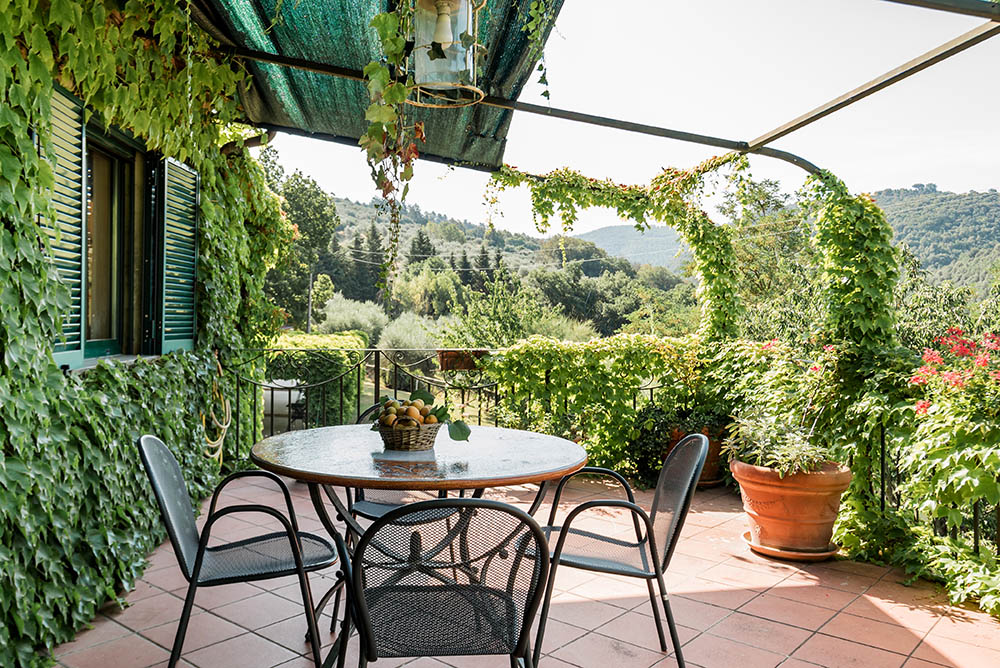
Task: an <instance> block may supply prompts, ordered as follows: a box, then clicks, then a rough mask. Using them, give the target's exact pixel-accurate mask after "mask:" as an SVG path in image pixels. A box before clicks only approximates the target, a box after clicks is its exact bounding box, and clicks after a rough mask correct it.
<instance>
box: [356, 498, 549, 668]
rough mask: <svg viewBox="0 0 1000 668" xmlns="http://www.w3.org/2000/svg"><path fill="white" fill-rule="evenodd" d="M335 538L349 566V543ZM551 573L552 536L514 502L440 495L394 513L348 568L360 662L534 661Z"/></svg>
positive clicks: (370, 534) (370, 533) (363, 542)
mask: <svg viewBox="0 0 1000 668" xmlns="http://www.w3.org/2000/svg"><path fill="white" fill-rule="evenodd" d="M336 538H337V542H338V548H339V549H340V550H341V558H342V559H343V560H344V562H345V564H346V562H347V560H348V556H347V547H346V544H345V543H344V541H343V539H342V538H340V536H337V537H336ZM453 555H458V556H457V557H455V556H453ZM548 571H549V555H548V548H547V545H546V542H545V535H544V534H543V533H542V530H541V528H540V527H539V526H538V524H537V523H536V522H535V521H534V520H533V519H532V518H531V517H530V516H529V515H528V514H526V513H524V512H523V511H521V510H519V509H517V508H514V507H513V506H509V505H507V504H504V503H500V502H498V501H488V500H484V499H435V500H431V501H421V502H418V503H413V504H409V505H406V506H404V507H402V508H398V509H396V510H394V511H392V512H390V513H387V514H386V515H385V516H383V517H382V518H381V519H379V520H376V521H375V523H374V524H372V526H371V527H370V528H369V529H368V530H367V531H366V532H365V534H364V536H362V537H361V539H360V540H359V541H358V545H357V547H356V548H355V551H354V557H353V560H351V566H350V568H349V572H348V574H347V579H348V581H349V582H350V585H349V590H348V591H349V597H348V598H349V601H350V603H351V606H350V609H351V610H352V612H351V617H352V618H353V619H354V623H355V624H356V625H357V627H358V632H359V635H360V638H361V660H360V663H359V666H361V667H362V668H363V667H364V666H366V665H367V663H368V661H374V660H376V659H379V658H384V657H419V656H471V655H508V656H509V657H510V660H511V665H519V664H518V660H519V659H520V660H521V661H523V662H524V664H525V665H526V666H528V667H529V668H530V667H531V666H533V663H532V657H531V644H530V629H531V624H532V620H533V618H534V615H535V612H536V610H537V609H538V605H539V603H540V602H541V595H542V586H543V585H544V583H545V579H546V576H547V575H548ZM349 624H350V622H349V621H345V624H344V628H343V630H342V631H341V635H340V637H341V638H346V637H348V635H347V632H348V631H349ZM344 646H346V643H342V648H341V649H342V650H343V647H344ZM344 656H345V655H344V652H343V651H341V663H340V665H341V666H342V665H343V661H344Z"/></svg>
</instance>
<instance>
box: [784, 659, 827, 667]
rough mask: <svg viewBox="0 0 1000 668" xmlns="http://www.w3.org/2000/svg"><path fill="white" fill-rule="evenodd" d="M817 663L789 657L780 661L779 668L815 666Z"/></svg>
mask: <svg viewBox="0 0 1000 668" xmlns="http://www.w3.org/2000/svg"><path fill="white" fill-rule="evenodd" d="M817 665H819V664H816V663H810V662H808V661H803V660H802V659H793V658H791V657H789V658H787V659H785V660H784V661H783V662H782V663H781V665H780V666H779V668H816V666H817Z"/></svg>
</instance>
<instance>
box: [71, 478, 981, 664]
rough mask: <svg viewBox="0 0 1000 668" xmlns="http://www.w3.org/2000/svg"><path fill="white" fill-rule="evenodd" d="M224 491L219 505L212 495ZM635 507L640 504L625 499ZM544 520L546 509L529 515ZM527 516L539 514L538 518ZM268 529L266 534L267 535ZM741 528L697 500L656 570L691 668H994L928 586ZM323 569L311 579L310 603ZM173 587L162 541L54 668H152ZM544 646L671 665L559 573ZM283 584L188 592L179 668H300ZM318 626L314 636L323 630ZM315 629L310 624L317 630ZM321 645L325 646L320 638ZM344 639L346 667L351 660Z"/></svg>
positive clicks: (167, 631)
mask: <svg viewBox="0 0 1000 668" xmlns="http://www.w3.org/2000/svg"><path fill="white" fill-rule="evenodd" d="M266 485H267V483H266V482H265V481H254V482H249V481H248V482H237V483H234V484H233V485H231V486H230V487H229V488H227V489H229V496H228V498H229V499H230V501H231V502H237V503H238V502H240V501H241V500H247V501H253V502H258V503H267V504H271V505H274V506H276V507H281V506H282V505H283V500H282V499H281V497H280V496H278V495H277V494H276V493H275V491H274V490H273V488H269V487H267V486H266ZM290 488H291V490H292V493H293V495H294V498H295V503H296V507H297V512H298V517H299V523H300V525H301V528H302V529H303V530H305V531H314V532H317V533H321V532H322V528H321V525H320V523H319V521H318V519H317V516H316V514H315V512H314V509H313V507H312V505H311V503H310V502H309V499H308V493H307V490H306V487H305V486H304V485H300V484H294V483H293V484H291V485H290ZM569 492H570V493H568V494H567V495H566V496H565V497H564V500H565V501H566V505H567V506H569V505H572V504H576V503H578V502H580V501H583V500H585V499H592V498H602V497H608V496H610V495H611V494H610V493H609V492H608V490H606V489H605V488H603V487H602V486H601V485H600V484H598V483H596V482H588V481H581V482H579V483H575V484H574V485H573V486H572V487H570V488H569ZM532 494H533V490H532V489H529V488H527V487H518V488H504V489H498V490H494V491H493V493H491V494H489V495H488V496H491V497H492V498H499V499H502V500H506V501H508V502H511V503H516V504H519V505H522V506H524V507H526V506H527V505H528V502H529V501H530V500H531V498H532ZM226 498H227V497H226V496H224V497H223V501H225V499H226ZM639 501H640V503H643V504H644V505H646V506H647V507H648V503H649V498H648V496H645V495H642V498H640V499H639ZM543 510H546V509H545V508H543ZM538 516H539V517H543V516H544V515H543V514H542V513H539V515H538ZM225 521H227V520H221V521H220V522H219V524H217V525H216V529H217V530H218V536H219V537H220V538H222V539H225V540H227V541H228V540H236V539H239V538H244V537H246V536H249V535H253V534H254V533H256V532H259V531H261V527H260V526H257V525H252V524H248V523H246V522H242V521H241V520H237V519H232V520H229V521H228V524H223V522H225ZM589 522H590V524H591V525H592V528H593V529H597V530H602V531H607V532H609V533H623V532H627V531H629V530H630V527H631V525H630V524H627V523H626V521H625V518H623V517H621V516H618V515H615V514H602V515H595V516H593V517H592V518H591V519H590V520H589ZM268 530H270V528H269V527H268ZM745 530H746V522H745V519H744V517H743V514H742V512H741V507H740V502H739V497H738V496H737V495H735V494H733V493H732V492H731V491H730V490H727V489H715V490H706V491H701V492H698V494H697V495H696V496H695V500H694V504H693V506H692V510H691V513H690V515H689V516H688V520H687V525H686V527H685V529H684V532H683V535H682V540H681V541H680V543H679V545H678V547H677V551H676V553H675V555H674V558H673V562H672V563H671V567H670V571H669V572H668V574H667V588H668V590H669V591H670V592H671V602H672V603H671V604H672V607H673V610H674V615H675V617H676V619H677V622H678V624H679V625H680V629H679V631H680V636H681V641H682V643H683V646H684V655H685V659H686V660H687V663H688V665H689V666H692V667H697V666H701V667H702V668H731V667H732V666H739V668H771V667H773V666H782V668H809V667H815V666H828V667H830V668H842V667H848V666H858V667H864V668H883V667H884V668H897V667H899V666H907V667H908V668H935V667H936V666H941V665H944V666H959V667H962V668H988V667H991V666H992V667H996V666H1000V623H998V622H997V621H996V620H994V619H992V618H990V617H989V616H987V615H985V614H983V613H981V612H979V611H976V610H967V609H962V608H958V607H954V606H949V605H948V604H947V600H946V598H945V597H944V596H943V595H942V594H941V592H940V591H939V590H938V589H937V588H936V587H935V586H933V585H931V584H929V583H917V584H916V585H914V586H904V585H903V584H901V582H902V581H903V580H905V578H904V576H903V575H902V574H901V573H899V572H897V571H894V570H890V569H887V568H883V567H880V566H873V565H870V564H863V563H856V562H851V561H831V562H827V563H823V564H815V565H797V564H792V563H786V562H780V561H776V560H770V559H766V558H763V557H759V556H756V555H754V554H753V553H751V552H750V551H749V550H748V549H747V548H746V546H745V545H744V544H743V540H742V538H741V536H742V534H743V532H744V531H745ZM332 576H333V573H332V571H331V572H330V573H328V574H318V575H313V576H311V578H310V580H311V583H312V586H313V591H314V592H315V594H314V595H315V596H317V598H318V596H319V595H321V594H322V593H323V592H324V591H325V590H326V587H328V586H329V585H330V584H331V583H332V582H333V579H332ZM185 586H186V583H185V581H184V578H183V576H182V575H181V573H180V570H179V569H178V566H177V562H176V560H175V558H174V555H173V552H172V551H171V549H170V546H169V544H164V545H161V546H160V547H159V548H158V549H157V550H156V551H155V552H153V554H151V555H150V557H149V566H148V568H147V569H146V572H145V573H144V575H143V577H142V579H141V580H140V581H139V582H138V583H137V586H136V588H135V589H134V590H133V591H132V592H131V593H129V594H128V595H127V597H126V600H127V601H128V603H129V606H128V607H127V608H125V609H124V610H122V609H119V608H118V607H117V605H114V604H112V605H111V606H109V607H107V608H106V609H104V610H103V611H102V612H101V614H100V615H99V616H98V617H97V619H95V620H94V622H93V628H91V629H89V630H86V631H84V632H82V633H80V634H79V635H78V636H77V638H76V639H75V640H74V641H73V642H70V643H66V644H64V645H61V646H59V647H57V648H56V649H55V650H54V652H53V655H54V657H55V659H56V660H57V661H58V662H59V664H60V665H62V666H66V667H67V668H110V667H114V668H145V667H146V666H160V665H163V666H165V665H166V661H167V659H168V657H169V648H170V646H171V643H172V641H173V636H174V631H175V628H176V621H177V619H178V618H179V616H180V611H181V605H182V600H183V597H184V594H185V591H186V589H185ZM556 588H557V591H556V594H555V596H554V598H553V605H552V610H551V615H550V621H549V625H548V630H547V632H546V638H545V648H544V649H545V654H546V656H545V657H544V658H543V659H542V661H541V667H542V668H567V667H571V666H578V667H581V668H591V667H599V668H606V667H610V666H614V667H615V668H648V667H650V666H657V668H672V667H673V666H675V665H676V663H675V661H674V659H673V657H672V656H671V655H668V654H664V653H661V652H660V651H659V650H658V646H657V641H656V631H655V627H654V626H653V620H652V617H651V611H650V607H649V599H648V597H647V592H646V587H645V584H644V583H643V582H641V581H638V580H628V579H625V578H618V577H612V576H599V575H594V574H592V573H587V572H583V571H576V570H573V569H569V568H566V569H560V570H559V574H558V576H557V580H556ZM299 600H300V598H299V594H298V585H297V584H296V580H295V578H294V577H293V578H285V579H283V580H278V581H271V582H261V583H257V584H235V585H228V586H222V587H213V588H207V589H202V590H199V592H198V596H197V599H196V602H195V605H196V612H195V616H193V617H192V619H191V625H190V627H189V630H188V634H187V640H186V642H185V646H184V660H185V662H182V665H184V666H192V665H193V666H198V667H199V668H228V667H229V666H233V667H237V666H238V667H239V668H247V667H257V666H259V667H261V668H269V667H272V666H282V667H285V668H292V667H295V668H298V667H300V666H302V667H305V666H310V665H312V664H311V662H310V661H309V660H307V659H306V658H305V657H304V656H303V653H306V652H308V648H307V646H306V644H305V642H304V640H303V633H304V631H305V619H304V617H303V616H302V609H301V607H300V603H299ZM329 621H330V620H329V617H328V616H327V617H326V618H325V622H324V621H321V623H320V624H321V626H320V628H321V629H324V630H325V629H328V628H329ZM324 623H325V624H326V626H325V627H324V626H323V624H324ZM325 639H326V643H327V644H329V643H330V641H331V640H332V639H333V636H325ZM356 656H357V640H356V637H355V640H354V642H352V649H351V651H350V653H349V663H348V665H349V666H355V665H357V663H356ZM404 664H405V665H407V666H410V667H411V668H432V667H436V668H447V666H452V667H454V668H466V667H473V666H474V667H479V666H483V667H484V668H489V667H491V666H498V667H499V666H507V665H508V663H507V661H506V660H505V659H498V658H478V657H466V658H459V659H455V658H444V659H442V660H440V661H439V660H437V659H428V658H423V659H416V660H409V661H400V660H381V661H378V662H377V663H375V664H373V665H375V666H378V667H379V668H394V667H396V666H400V665H404Z"/></svg>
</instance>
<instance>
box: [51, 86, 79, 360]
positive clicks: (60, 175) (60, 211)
mask: <svg viewBox="0 0 1000 668" xmlns="http://www.w3.org/2000/svg"><path fill="white" fill-rule="evenodd" d="M51 131H52V138H51V139H52V145H51V151H52V152H51V154H49V155H47V156H46V158H48V159H49V160H50V161H51V162H52V167H53V170H52V171H53V174H54V176H55V185H54V186H53V188H52V193H51V197H52V204H53V206H54V208H55V219H54V220H52V221H49V220H43V221H42V227H43V228H44V229H45V231H46V232H47V233H48V234H49V244H50V248H51V253H52V255H51V257H52V261H53V262H54V264H55V265H56V268H57V270H58V273H59V279H60V280H61V281H62V282H63V283H64V284H66V286H67V287H68V288H69V291H70V306H69V309H68V310H67V311H66V312H65V313H63V314H62V335H63V336H62V338H60V339H57V340H56V341H55V342H54V345H53V351H54V355H53V356H54V357H55V361H56V363H57V364H68V365H70V367H76V366H79V365H80V364H81V363H82V362H83V344H84V323H86V307H87V304H86V299H85V294H86V286H87V277H86V271H87V264H86V254H85V253H84V240H85V239H86V205H87V197H86V174H85V171H86V165H85V162H86V145H85V143H86V134H85V131H84V121H83V107H82V106H81V105H80V104H79V102H77V101H76V100H74V99H73V98H71V97H69V96H68V95H66V94H64V93H62V92H60V91H58V90H57V91H55V92H54V93H53V95H52V123H51Z"/></svg>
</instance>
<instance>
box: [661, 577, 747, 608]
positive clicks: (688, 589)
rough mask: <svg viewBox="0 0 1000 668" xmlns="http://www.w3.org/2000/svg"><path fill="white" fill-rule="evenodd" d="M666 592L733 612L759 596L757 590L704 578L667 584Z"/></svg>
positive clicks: (686, 579) (685, 579) (687, 579)
mask: <svg viewBox="0 0 1000 668" xmlns="http://www.w3.org/2000/svg"><path fill="white" fill-rule="evenodd" d="M667 591H668V592H669V593H670V594H671V595H674V594H676V595H678V596H684V597H685V598H693V599H694V600H696V601H701V602H702V603H710V604H712V605H718V606H720V607H723V608H729V609H730V610H735V609H736V608H738V607H740V606H741V605H743V604H745V603H746V602H747V601H749V600H750V599H752V598H755V597H756V596H758V595H759V594H760V591H759V590H757V589H751V588H749V587H734V586H732V585H727V584H724V583H720V582H713V581H712V580H705V579H704V578H697V577H696V578H684V579H683V581H682V582H678V583H676V584H674V583H671V582H668V583H667Z"/></svg>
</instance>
